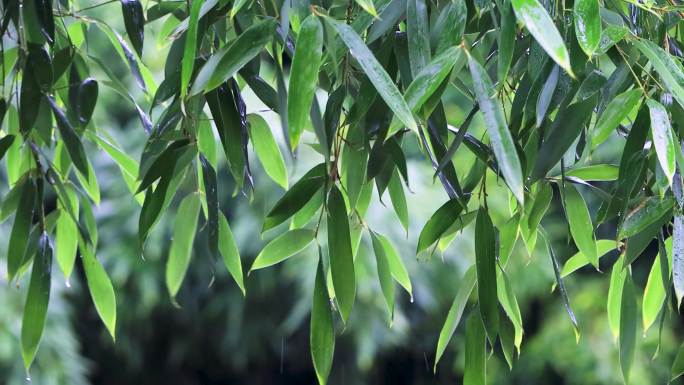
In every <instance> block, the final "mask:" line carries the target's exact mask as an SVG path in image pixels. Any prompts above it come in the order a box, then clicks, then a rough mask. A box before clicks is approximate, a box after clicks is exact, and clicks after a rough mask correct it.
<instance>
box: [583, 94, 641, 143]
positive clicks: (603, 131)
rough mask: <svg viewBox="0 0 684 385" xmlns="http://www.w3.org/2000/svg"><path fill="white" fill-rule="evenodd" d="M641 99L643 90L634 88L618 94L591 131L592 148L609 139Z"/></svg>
mask: <svg viewBox="0 0 684 385" xmlns="http://www.w3.org/2000/svg"><path fill="white" fill-rule="evenodd" d="M640 99H641V90H640V89H633V90H630V91H626V92H623V93H622V94H620V95H618V96H616V97H615V99H613V100H612V101H611V102H610V103H609V104H608V106H606V109H605V110H604V111H603V113H602V114H601V116H600V117H599V119H598V121H597V122H596V126H594V128H593V130H592V131H591V146H592V148H596V147H597V146H598V145H599V144H601V143H603V142H604V141H605V140H606V139H608V137H609V136H610V133H611V132H612V131H613V130H614V129H615V127H617V126H618V124H620V122H622V120H623V119H625V117H626V116H627V114H629V113H630V112H631V111H632V110H633V109H634V108H635V107H636V106H637V105H638V104H639V101H640Z"/></svg>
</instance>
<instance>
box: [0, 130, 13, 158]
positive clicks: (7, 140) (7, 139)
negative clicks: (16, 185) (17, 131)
mask: <svg viewBox="0 0 684 385" xmlns="http://www.w3.org/2000/svg"><path fill="white" fill-rule="evenodd" d="M14 138H15V136H14V135H11V134H10V135H7V136H4V137H2V138H1V139H0V160H2V158H3V157H4V156H5V154H6V153H7V150H9V149H10V147H11V146H12V143H14Z"/></svg>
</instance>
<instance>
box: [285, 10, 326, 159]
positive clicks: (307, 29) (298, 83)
mask: <svg viewBox="0 0 684 385" xmlns="http://www.w3.org/2000/svg"><path fill="white" fill-rule="evenodd" d="M322 49H323V26H322V25H321V22H320V21H319V20H318V17H317V16H316V15H311V16H309V17H307V18H306V19H305V20H304V22H303V23H302V26H301V28H300V29H299V35H298V36H297V45H296V46H295V53H294V58H293V59H292V69H291V70H290V85H289V87H288V93H287V122H288V129H289V134H290V146H291V147H292V149H293V150H294V149H295V148H297V145H298V144H299V137H300V136H301V134H302V132H304V127H305V126H306V125H307V122H308V116H309V111H310V110H311V101H312V100H313V98H314V96H315V91H316V84H317V83H318V67H319V66H320V63H321V56H322Z"/></svg>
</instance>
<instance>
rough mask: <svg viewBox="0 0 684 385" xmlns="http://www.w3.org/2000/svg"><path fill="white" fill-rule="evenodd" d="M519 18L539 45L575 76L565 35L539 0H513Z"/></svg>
mask: <svg viewBox="0 0 684 385" xmlns="http://www.w3.org/2000/svg"><path fill="white" fill-rule="evenodd" d="M511 4H512V5H513V10H515V15H516V16H517V17H518V20H519V21H521V22H522V23H523V24H524V25H525V28H527V30H528V31H530V33H531V34H532V36H534V38H535V39H536V40H537V42H538V43H539V45H540V46H541V47H542V48H544V51H546V53H547V54H548V55H549V56H550V57H551V59H553V60H554V61H555V62H556V63H557V64H558V65H559V66H561V68H563V69H564V70H565V71H566V72H567V73H568V74H570V76H572V77H574V74H573V73H572V68H571V66H570V55H569V54H568V49H567V48H565V44H564V43H563V37H562V36H561V35H560V33H559V32H558V29H557V28H556V25H555V24H554V23H553V20H552V19H551V17H550V16H549V14H548V13H547V12H546V9H544V7H543V6H542V5H541V4H539V2H538V1H537V0H511Z"/></svg>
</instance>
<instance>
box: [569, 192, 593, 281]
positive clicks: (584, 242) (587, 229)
mask: <svg viewBox="0 0 684 385" xmlns="http://www.w3.org/2000/svg"><path fill="white" fill-rule="evenodd" d="M563 192H564V198H565V202H564V203H565V215H566V216H567V219H568V224H569V225H570V234H572V238H573V239H574V241H575V244H576V245H577V248H578V249H579V250H580V252H582V254H584V256H585V257H586V258H587V259H588V260H589V262H591V264H592V265H594V267H595V268H596V269H598V258H599V256H598V250H597V248H596V237H595V236H594V225H593V224H592V223H591V216H589V209H587V204H586V202H584V198H583V197H582V195H581V194H580V193H579V191H577V189H576V188H575V186H573V185H572V184H571V183H565V186H564V188H563Z"/></svg>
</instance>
